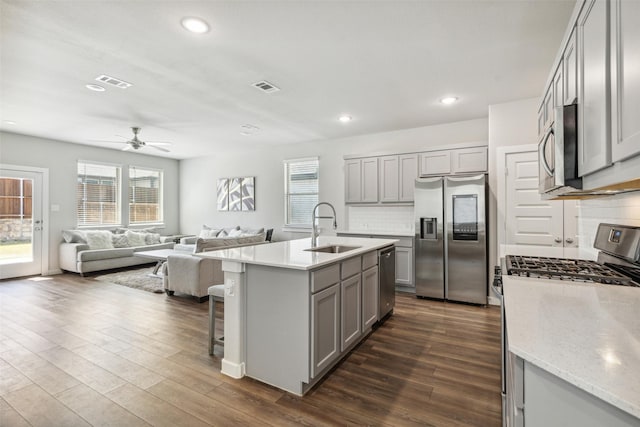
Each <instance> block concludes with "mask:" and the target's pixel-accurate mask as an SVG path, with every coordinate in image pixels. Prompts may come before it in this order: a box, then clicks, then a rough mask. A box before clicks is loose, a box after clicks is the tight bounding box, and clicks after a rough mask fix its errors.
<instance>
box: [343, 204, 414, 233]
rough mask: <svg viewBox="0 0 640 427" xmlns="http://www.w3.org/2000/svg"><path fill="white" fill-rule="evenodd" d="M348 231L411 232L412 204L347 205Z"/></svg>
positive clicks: (412, 227)
mask: <svg viewBox="0 0 640 427" xmlns="http://www.w3.org/2000/svg"><path fill="white" fill-rule="evenodd" d="M347 210H348V213H347V217H348V228H349V230H350V231H371V232H375V231H381V232H408V233H412V232H413V229H414V226H413V222H414V219H413V206H348V207H347Z"/></svg>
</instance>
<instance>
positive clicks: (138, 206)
mask: <svg viewBox="0 0 640 427" xmlns="http://www.w3.org/2000/svg"><path fill="white" fill-rule="evenodd" d="M160 222H162V171H159V170H151V169H143V168H137V167H135V166H130V167H129V224H148V223H160Z"/></svg>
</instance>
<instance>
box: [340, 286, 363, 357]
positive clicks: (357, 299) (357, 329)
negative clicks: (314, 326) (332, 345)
mask: <svg viewBox="0 0 640 427" xmlns="http://www.w3.org/2000/svg"><path fill="white" fill-rule="evenodd" d="M340 289H341V294H340V298H341V305H342V316H341V321H342V322H341V323H342V342H341V350H342V351H345V350H346V349H348V348H349V346H350V345H351V344H353V343H354V342H356V341H358V339H359V338H360V335H362V328H361V323H360V322H361V319H362V314H361V309H362V303H361V291H362V283H361V281H360V273H358V274H356V275H355V276H352V277H350V278H348V279H346V280H343V281H342V282H341V283H340Z"/></svg>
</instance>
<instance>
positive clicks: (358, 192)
mask: <svg viewBox="0 0 640 427" xmlns="http://www.w3.org/2000/svg"><path fill="white" fill-rule="evenodd" d="M344 180H345V188H344V201H345V203H360V202H362V160H360V159H353V160H347V161H345V162H344Z"/></svg>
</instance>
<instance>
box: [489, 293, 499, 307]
mask: <svg viewBox="0 0 640 427" xmlns="http://www.w3.org/2000/svg"><path fill="white" fill-rule="evenodd" d="M489 305H498V306H499V305H500V299H499V298H498V297H494V296H492V295H489Z"/></svg>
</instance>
